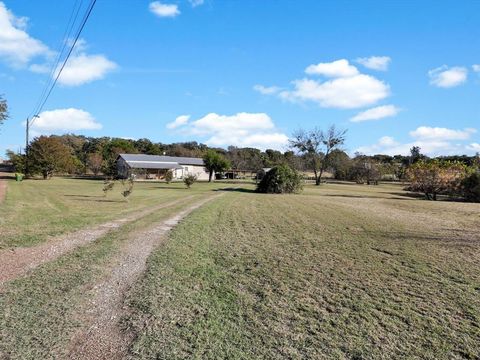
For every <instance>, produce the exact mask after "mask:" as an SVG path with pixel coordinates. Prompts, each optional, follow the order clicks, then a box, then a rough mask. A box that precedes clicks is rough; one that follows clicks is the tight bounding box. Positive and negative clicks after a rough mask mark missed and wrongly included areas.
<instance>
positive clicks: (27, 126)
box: [25, 115, 40, 177]
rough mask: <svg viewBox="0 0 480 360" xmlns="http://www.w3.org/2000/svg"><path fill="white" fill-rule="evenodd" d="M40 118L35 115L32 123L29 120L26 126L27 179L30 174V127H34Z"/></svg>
mask: <svg viewBox="0 0 480 360" xmlns="http://www.w3.org/2000/svg"><path fill="white" fill-rule="evenodd" d="M39 117H40V116H38V115H33V116H32V120H31V121H30V120H29V119H28V118H27V123H26V126H25V177H27V176H28V175H29V174H30V168H29V163H28V159H29V157H30V154H29V152H30V151H29V150H30V125H32V123H33V121H34V120H35V119H36V118H39Z"/></svg>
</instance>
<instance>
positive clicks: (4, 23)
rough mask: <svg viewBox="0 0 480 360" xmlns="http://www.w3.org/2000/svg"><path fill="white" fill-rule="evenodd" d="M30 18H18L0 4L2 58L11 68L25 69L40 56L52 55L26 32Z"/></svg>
mask: <svg viewBox="0 0 480 360" xmlns="http://www.w3.org/2000/svg"><path fill="white" fill-rule="evenodd" d="M27 23H28V18H26V17H16V16H15V15H14V14H13V13H12V12H11V11H10V10H8V9H7V7H6V6H5V4H4V3H3V2H0V58H3V59H4V60H5V61H6V62H7V63H8V64H9V65H10V66H13V67H23V66H26V65H27V64H28V63H29V62H30V61H31V60H32V59H34V58H36V57H38V56H49V55H51V52H50V50H49V49H48V47H47V46H46V45H44V44H43V43H42V42H41V41H40V40H37V39H35V38H33V37H31V36H30V35H29V34H28V33H27V32H26V27H27Z"/></svg>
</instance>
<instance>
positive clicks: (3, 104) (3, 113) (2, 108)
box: [0, 96, 8, 125]
mask: <svg viewBox="0 0 480 360" xmlns="http://www.w3.org/2000/svg"><path fill="white" fill-rule="evenodd" d="M7 119H8V105H7V100H5V99H4V98H3V97H2V96H0V125H2V124H3V122H4V121H5V120H7Z"/></svg>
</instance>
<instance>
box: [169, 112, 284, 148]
mask: <svg viewBox="0 0 480 360" xmlns="http://www.w3.org/2000/svg"><path fill="white" fill-rule="evenodd" d="M187 116H188V115H182V117H183V118H185V117H187ZM179 118H180V117H179ZM177 119H178V118H177ZM175 122H177V120H175V121H174V122H173V123H175ZM170 124H172V123H170ZM167 127H168V125H167ZM176 128H178V129H179V131H182V132H183V133H184V134H186V135H195V136H200V137H205V138H206V140H205V142H206V143H207V144H208V145H210V146H228V145H234V146H239V147H257V148H260V149H267V148H270V149H282V148H283V147H284V146H285V145H286V144H287V143H288V136H287V135H285V134H283V133H281V132H279V131H278V130H277V129H276V128H275V124H274V123H273V121H272V119H271V118H270V117H269V116H268V115H267V114H265V113H245V112H242V113H237V114H234V115H220V114H216V113H209V114H207V115H205V116H204V117H202V118H200V119H197V120H194V121H187V122H185V123H184V124H183V125H181V126H176Z"/></svg>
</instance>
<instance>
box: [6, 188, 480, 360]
mask: <svg viewBox="0 0 480 360" xmlns="http://www.w3.org/2000/svg"><path fill="white" fill-rule="evenodd" d="M235 186H238V187H239V188H237V189H235V190H233V189H232V190H231V191H228V192H227V193H226V194H225V196H222V197H220V198H218V199H216V200H214V201H213V202H211V203H208V204H207V205H204V206H203V207H202V208H200V209H198V210H196V211H194V212H193V213H192V214H191V215H189V216H188V217H187V218H186V219H185V220H183V221H182V222H181V223H180V224H179V225H178V226H177V227H176V228H175V229H174V230H173V232H172V233H171V234H170V237H169V239H168V240H167V241H166V242H165V243H164V244H163V245H161V246H160V247H158V248H157V250H155V251H154V253H152V254H151V256H150V258H149V260H148V263H147V271H146V272H145V274H144V275H143V276H142V277H141V278H140V279H139V281H137V283H136V284H135V285H134V286H133V288H131V289H130V291H129V292H128V293H127V294H126V296H125V302H124V304H123V307H124V309H125V315H124V317H123V318H122V321H121V325H122V327H123V329H124V330H125V331H126V332H128V333H130V334H132V335H133V338H134V340H133V343H132V344H131V346H130V357H132V358H142V359H175V358H184V359H186V358H188V359H189V358H197V359H214V358H215V359H218V358H228V359H254V358H266V359H279V358H285V359H300V358H328V359H330V358H334V359H335V358H337V359H362V358H364V359H371V358H383V359H392V358H426V359H452V358H458V359H461V358H463V359H477V358H479V357H480V348H479V346H478V344H480V271H479V268H480V236H479V234H480V206H478V204H467V203H455V202H428V201H423V200H419V199H416V198H414V197H411V196H409V194H407V193H405V192H403V191H402V190H401V186H399V185H380V186H375V187H368V186H360V185H347V184H329V185H322V186H321V187H315V186H306V187H305V190H304V192H303V193H302V194H301V195H285V196H284V195H261V194H256V193H253V192H252V191H251V190H252V188H253V187H252V186H248V185H235ZM101 187H102V185H101V183H99V182H93V181H92V182H90V181H79V180H66V179H54V180H52V181H45V182H44V181H28V182H24V183H21V184H17V183H10V184H9V188H8V192H7V199H6V201H5V203H3V204H1V205H0V219H1V225H0V234H2V236H1V241H0V243H2V244H3V246H9V247H10V246H17V245H29V246H33V245H34V244H38V243H40V242H42V241H45V240H46V239H47V237H48V236H49V235H50V234H58V233H62V232H65V231H70V230H71V229H74V228H81V227H85V226H89V225H91V224H94V223H98V222H101V221H104V220H106V219H107V218H108V219H110V218H112V219H113V218H117V217H119V216H123V215H124V214H125V213H127V212H132V211H133V212H134V211H137V210H139V209H141V208H144V207H145V206H153V205H155V204H157V203H158V202H160V201H167V199H169V200H173V199H181V198H183V197H185V196H189V195H192V194H194V195H195V197H196V198H202V197H205V196H208V194H209V193H211V192H212V190H214V189H216V188H219V187H223V188H225V187H228V185H225V184H218V185H209V184H195V185H194V186H193V187H192V189H191V190H185V189H183V185H181V184H175V185H168V186H167V185H161V184H154V183H150V184H137V185H136V188H135V190H134V193H133V194H132V197H131V200H130V202H129V203H128V204H127V203H125V202H123V201H122V199H121V197H120V196H119V195H118V194H117V195H112V196H110V195H109V197H108V198H107V199H108V200H111V201H112V202H110V201H108V202H105V201H95V200H104V198H103V196H102V193H101ZM67 195H75V196H67ZM90 196H95V197H90ZM20 204H21V206H20ZM184 206H185V204H183V203H179V204H178V206H175V207H172V208H168V209H163V210H161V211H158V212H155V213H152V214H150V215H148V216H145V217H143V218H141V219H139V220H137V221H135V222H133V223H130V224H127V225H125V226H123V227H121V228H120V229H118V230H115V231H112V232H110V233H109V234H108V235H107V236H104V237H102V238H100V239H98V240H96V241H95V242H93V243H90V244H88V245H86V246H83V247H81V248H78V249H76V250H74V251H73V252H71V253H69V254H67V255H65V256H62V257H60V258H58V259H56V260H54V261H52V262H50V263H47V264H44V265H42V266H40V267H39V268H37V269H35V270H34V271H32V272H30V273H29V274H28V276H26V277H22V278H19V279H17V280H14V281H12V282H10V283H8V284H7V285H6V286H5V287H4V288H3V289H0V358H2V356H3V357H5V358H12V359H38V358H65V357H66V353H67V351H68V347H69V341H70V340H71V338H72V336H73V334H74V333H75V332H76V331H77V330H78V329H81V328H82V327H84V326H85V324H83V323H82V314H83V313H84V312H85V311H87V310H88V309H86V308H85V307H86V304H88V299H89V296H90V295H91V289H92V288H93V287H94V286H95V284H96V283H97V282H98V281H99V279H101V278H102V277H105V276H106V275H107V274H108V272H109V269H110V268H111V266H112V261H113V260H112V259H113V258H114V256H115V254H116V253H117V252H118V251H119V248H120V247H121V246H122V244H124V243H125V242H126V241H128V239H129V238H131V236H135V234H136V232H138V231H139V230H141V229H143V228H145V227H148V226H151V225H152V224H155V223H157V222H158V221H160V220H161V219H165V218H167V217H169V216H170V215H171V214H172V213H174V212H176V211H178V210H179V209H182V208H183V207H184ZM21 209H23V210H21ZM24 213H28V214H30V215H31V217H33V218H34V219H35V221H34V222H29V221H27V220H25V219H24V217H23V216H22V215H23V214H24ZM4 234H7V236H4Z"/></svg>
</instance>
